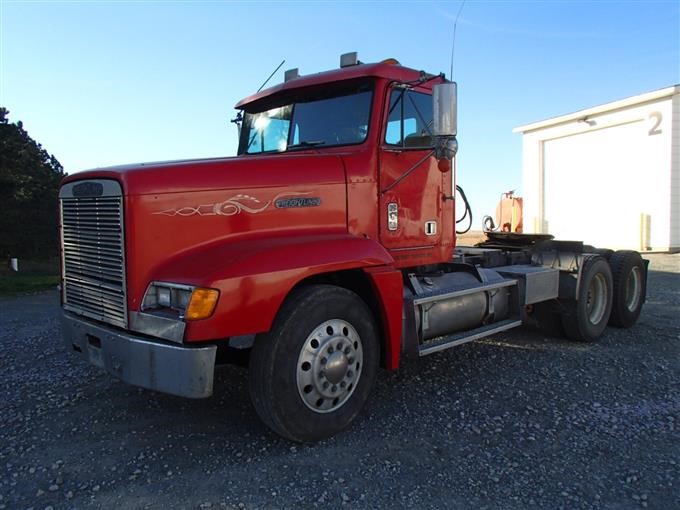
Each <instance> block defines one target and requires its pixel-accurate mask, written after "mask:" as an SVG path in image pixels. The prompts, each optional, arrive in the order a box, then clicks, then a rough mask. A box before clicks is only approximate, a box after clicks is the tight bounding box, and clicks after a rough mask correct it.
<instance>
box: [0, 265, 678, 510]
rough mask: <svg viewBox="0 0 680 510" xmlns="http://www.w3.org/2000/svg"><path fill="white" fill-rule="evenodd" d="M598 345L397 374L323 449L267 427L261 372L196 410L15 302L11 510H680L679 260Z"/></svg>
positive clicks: (6, 315) (6, 381)
mask: <svg viewBox="0 0 680 510" xmlns="http://www.w3.org/2000/svg"><path fill="white" fill-rule="evenodd" d="M648 258H649V259H651V261H652V265H651V269H652V272H651V273H650V283H649V293H648V301H647V304H646V307H645V309H644V310H643V315H642V316H641V318H640V321H639V323H638V324H637V325H636V326H635V327H633V328H631V329H628V330H617V329H612V328H610V329H608V330H607V332H606V334H605V335H604V336H603V338H602V339H601V341H600V342H599V343H597V344H594V345H585V344H577V343H570V342H568V341H565V340H558V339H553V338H546V337H544V336H543V335H541V334H540V333H538V332H535V331H533V330H528V329H520V330H516V331H513V332H511V333H508V334H503V335H498V336H494V337H493V338H490V339H486V340H483V341H478V342H474V343H471V344H467V345H464V346H460V347H457V348H455V349H452V350H450V351H446V352H443V353H440V354H436V355H433V356H430V357H427V358H424V359H422V360H418V361H414V362H410V363H408V364H405V365H404V366H403V367H402V368H401V369H400V370H399V371H398V372H396V373H387V372H382V373H381V374H380V375H379V377H378V384H377V387H376V389H375V391H374V392H373V396H372V398H371V400H370V402H369V405H368V407H367V409H366V411H365V412H364V413H363V415H362V416H361V417H360V418H359V419H358V421H357V422H356V423H355V424H354V426H353V427H352V428H351V429H350V430H348V431H346V432H343V433H341V434H339V435H338V436H336V437H334V438H332V439H330V440H328V441H325V442H323V443H320V444H318V445H316V446H311V447H310V446H300V445H293V444H292V443H289V442H287V441H285V440H282V439H279V438H278V437H276V436H274V435H273V434H272V433H270V432H269V431H268V429H266V428H265V427H264V426H263V425H261V424H260V422H259V421H258V419H257V417H256V415H255V413H254V410H253V409H252V407H251V405H250V402H249V400H248V393H247V385H246V378H245V375H246V374H245V371H244V370H243V369H241V368H238V367H227V368H225V369H222V370H220V371H219V373H218V376H217V380H216V388H215V390H216V391H215V394H216V396H215V397H213V398H210V399H206V400H200V401H190V400H184V399H180V398H176V397H171V396H166V395H162V394H157V393H153V392H150V391H146V390H141V389H137V388H133V387H131V386H127V385H125V384H123V383H120V382H117V381H116V380H114V379H113V378H111V377H109V376H108V375H106V374H104V373H102V372H100V371H98V370H96V369H94V368H91V367H89V366H87V365H86V364H84V363H83V362H82V361H80V359H78V358H77V357H76V356H73V355H71V354H68V353H66V352H65V350H64V349H63V348H62V344H61V339H60V332H59V325H58V316H59V308H58V305H57V295H56V293H55V292H48V293H42V294H36V295H33V296H25V297H19V298H1V299H0V342H1V346H2V356H1V358H0V387H2V392H3V393H2V395H3V396H2V399H1V400H0V410H1V415H0V510H2V509H4V508H31V507H32V508H36V509H43V508H99V507H103V508H114V507H117V508H118V507H119V508H147V507H150V508H225V507H226V508H272V507H299V508H310V507H312V508H313V507H332V508H337V507H342V506H344V507H347V508H365V507H367V508H395V507H396V508H402V507H415V508H442V507H446V508H473V509H478V508H503V509H506V508H526V507H532V508H533V507H535V508H548V509H555V508H570V509H571V508H617V509H618V508H659V509H670V508H680V306H679V303H680V255H650V256H648Z"/></svg>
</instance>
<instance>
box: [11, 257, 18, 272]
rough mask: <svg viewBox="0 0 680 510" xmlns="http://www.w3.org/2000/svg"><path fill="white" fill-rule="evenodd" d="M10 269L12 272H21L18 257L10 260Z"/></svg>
mask: <svg viewBox="0 0 680 510" xmlns="http://www.w3.org/2000/svg"><path fill="white" fill-rule="evenodd" d="M9 267H10V269H11V270H12V271H15V272H17V273H18V272H19V259H18V258H16V257H12V258H11V259H9Z"/></svg>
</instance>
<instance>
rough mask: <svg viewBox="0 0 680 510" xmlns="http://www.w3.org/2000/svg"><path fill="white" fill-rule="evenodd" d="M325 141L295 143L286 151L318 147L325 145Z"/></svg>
mask: <svg viewBox="0 0 680 510" xmlns="http://www.w3.org/2000/svg"><path fill="white" fill-rule="evenodd" d="M325 143H326V142H325V140H303V141H302V142H298V143H294V144H293V145H289V146H288V147H286V150H290V149H300V148H305V147H317V146H318V145H323V144H325Z"/></svg>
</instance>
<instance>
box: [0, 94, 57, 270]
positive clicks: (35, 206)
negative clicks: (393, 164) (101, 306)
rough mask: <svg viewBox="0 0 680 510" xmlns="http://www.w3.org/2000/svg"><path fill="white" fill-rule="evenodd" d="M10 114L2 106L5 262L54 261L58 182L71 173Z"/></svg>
mask: <svg viewBox="0 0 680 510" xmlns="http://www.w3.org/2000/svg"><path fill="white" fill-rule="evenodd" d="M8 116H9V111H8V110H7V109H6V108H4V107H0V207H2V214H0V258H2V259H4V258H7V257H9V256H11V257H20V258H47V257H54V256H56V255H57V254H58V235H57V216H58V209H57V203H58V202H57V200H58V192H59V182H60V181H61V179H62V178H63V177H64V176H65V175H66V174H65V173H64V169H63V167H62V166H61V164H60V163H59V161H57V158H55V157H54V156H53V155H52V154H49V153H48V152H47V151H46V150H45V149H43V148H42V146H41V145H40V144H39V143H37V142H36V141H35V140H33V139H32V138H31V137H30V136H28V133H27V132H26V130H25V129H24V126H23V124H22V122H21V121H18V122H17V123H15V124H12V123H10V122H9V118H8Z"/></svg>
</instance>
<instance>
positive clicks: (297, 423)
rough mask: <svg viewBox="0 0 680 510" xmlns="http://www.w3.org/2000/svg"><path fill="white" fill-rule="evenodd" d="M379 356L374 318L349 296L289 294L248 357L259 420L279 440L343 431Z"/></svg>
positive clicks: (307, 439) (322, 288)
mask: <svg viewBox="0 0 680 510" xmlns="http://www.w3.org/2000/svg"><path fill="white" fill-rule="evenodd" d="M379 357H380V356H379V349H378V342H377V329H376V326H375V322H374V320H373V317H372V314H371V312H370V310H369V309H368V307H367V306H366V304H365V303H364V302H363V300H362V299H361V298H360V297H359V296H357V295H356V294H355V293H354V292H351V291H349V290H347V289H344V288H340V287H334V286H331V285H310V286H308V287H302V288H300V289H297V290H295V291H293V293H291V295H290V296H289V298H288V299H287V300H286V302H285V303H284V305H283V306H282V308H281V311H280V312H279V315H278V316H277V318H276V320H275V322H274V325H273V327H272V330H271V331H270V332H269V333H266V334H263V335H258V337H257V338H256V339H255V344H254V346H253V349H252V352H251V355H250V368H249V389H250V395H251V399H252V401H253V405H254V407H255V410H256V412H257V414H258V415H259V416H260V418H261V419H262V421H263V422H264V423H265V424H266V425H267V426H268V427H269V428H271V429H272V430H273V431H274V432H276V433H277V434H279V435H281V436H283V437H285V438H288V439H291V440H293V441H298V442H304V443H311V442H315V441H319V440H321V439H325V438H328V437H330V436H332V435H334V434H336V433H338V432H340V431H341V430H343V429H344V428H345V427H347V426H348V425H349V424H350V423H351V422H352V421H353V420H354V418H356V416H357V414H358V413H359V411H360V410H361V409H362V408H363V406H364V404H365V403H366V401H367V399H368V396H369V394H370V391H371V389H372V387H373V384H374V382H375V376H376V372H377V368H378V360H379Z"/></svg>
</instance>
